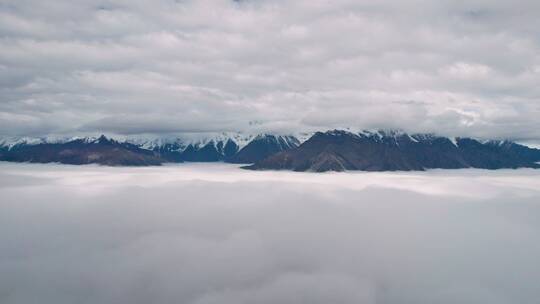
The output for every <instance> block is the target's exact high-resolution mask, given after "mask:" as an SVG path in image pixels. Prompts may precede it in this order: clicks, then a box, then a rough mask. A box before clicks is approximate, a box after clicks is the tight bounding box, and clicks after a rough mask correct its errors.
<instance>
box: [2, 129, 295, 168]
mask: <svg viewBox="0 0 540 304" xmlns="http://www.w3.org/2000/svg"><path fill="white" fill-rule="evenodd" d="M299 144H300V142H299V140H298V139H296V138H295V137H294V136H281V135H270V134H260V135H242V134H227V133H221V134H215V135H212V136H205V137H200V136H199V137H193V136H191V137H190V136H185V137H169V138H167V137H165V138H159V137H157V138H146V137H120V138H114V139H113V138H107V137H105V136H103V135H102V136H100V137H83V138H77V137H75V138H70V137H66V138H58V137H55V138H9V139H8V138H5V139H2V140H0V160H3V161H18V162H40V163H47V162H59V163H66V164H86V163H98V164H104V165H154V164H161V163H164V162H184V161H189V162H215V161H227V162H235V163H254V162H256V161H259V160H261V159H263V158H266V157H268V156H270V155H272V154H275V153H277V152H281V151H285V150H287V149H292V148H295V147H297V146H298V145H299Z"/></svg>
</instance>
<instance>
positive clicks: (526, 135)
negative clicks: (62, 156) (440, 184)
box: [0, 0, 540, 140]
mask: <svg viewBox="0 0 540 304" xmlns="http://www.w3.org/2000/svg"><path fill="white" fill-rule="evenodd" d="M538 11H540V4H539V2H538V1H534V0H523V1H519V3H516V2H515V1H483V0H476V1H466V2H464V1H457V2H456V1H425V0H407V1H399V3H397V2H396V1H376V2H373V1H357V0H354V1H353V0H339V1H326V0H315V1H314V0H309V1H308V0H300V1H281V0H243V1H230V0H212V1H210V0H202V1H191V0H187V1H173V0H158V1H151V2H148V1H124V0H118V1H103V0H102V1H95V0H92V1H77V2H76V3H75V2H73V1H67V0H59V1H54V3H50V2H43V1H36V0H20V1H2V2H0V71H1V72H0V94H1V95H0V96H1V98H0V130H1V131H0V132H1V133H2V134H0V135H43V134H49V133H54V134H65V133H78V132H106V133H119V134H138V133H157V134H161V133H175V132H211V131H214V132H215V131H246V130H249V129H250V128H251V126H253V123H255V124H256V125H258V126H259V127H258V128H259V129H264V130H268V131H276V130H277V131H297V130H313V129H327V128H333V127H355V128H356V127H358V128H402V129H405V130H407V131H419V132H426V131H427V132H432V131H437V132H438V133H442V134H443V135H461V136H465V135H469V136H478V137H501V138H510V139H520V140H538V139H539V138H540V131H539V130H540V120H539V119H538V117H540V105H539V97H540V87H539V86H538V83H540V39H539V38H538V37H540V30H539V29H540V23H539V20H540V18H539V15H538Z"/></svg>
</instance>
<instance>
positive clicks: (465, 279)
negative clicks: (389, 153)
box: [0, 163, 540, 304]
mask: <svg viewBox="0 0 540 304" xmlns="http://www.w3.org/2000/svg"><path fill="white" fill-rule="evenodd" d="M0 166H1V169H2V170H0V194H1V195H0V197H1V200H0V240H1V242H0V302H2V303H5V304H15V303H17V304H18V303H24V304H28V303H45V304H47V303H55V304H62V303H83V304H84V303H157V304H159V303H186V304H214V303H216V304H217V303H220V304H228V303H231V304H232V303H235V304H236V303H351V304H352V303H384V304H393V303H400V304H403V303H410V304H413V303H414V304H418V303H441V304H447V303H448V304H453V303H471V304H472V303H494V304H499V303H526V304H529V303H530V304H533V303H537V300H538V298H539V297H540V294H539V291H538V288H537V282H538V281H539V280H540V268H539V267H540V266H539V264H538V256H539V255H540V239H539V235H540V219H539V218H538V214H540V206H539V204H538V202H539V201H540V191H539V189H540V184H539V181H540V178H539V177H538V172H536V171H534V170H503V171H475V170H459V171H455V172H451V173H448V172H442V171H431V172H427V173H426V172H423V173H418V174H417V173H399V174H391V173H330V174H309V173H307V174H305V173H287V172H282V173H271V172H251V171H244V170H239V169H237V168H235V167H234V166H231V165H224V164H222V165H219V164H212V165H197V164H193V165H179V166H170V167H163V168H100V167H93V166H84V167H71V166H56V165H24V164H7V163H3V164H0Z"/></svg>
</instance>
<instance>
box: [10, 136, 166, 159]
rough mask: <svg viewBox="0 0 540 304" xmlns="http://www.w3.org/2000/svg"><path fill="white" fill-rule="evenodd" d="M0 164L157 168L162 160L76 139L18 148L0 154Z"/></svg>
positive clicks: (103, 141)
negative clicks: (2, 162)
mask: <svg viewBox="0 0 540 304" xmlns="http://www.w3.org/2000/svg"><path fill="white" fill-rule="evenodd" d="M0 160H2V161H11V162H31V163H52V162H56V163H63V164H72V165H83V164H100V165H107V166H156V165H161V164H162V163H163V160H162V159H161V158H160V157H159V156H157V155H155V153H153V152H152V151H147V150H144V149H141V148H139V147H137V146H136V145H133V144H129V143H120V142H118V141H115V140H113V139H108V138H106V137H105V136H103V135H102V136H100V137H99V138H97V139H94V140H87V139H75V140H72V141H69V142H65V143H41V144H37V145H26V144H18V145H15V146H13V147H11V148H9V149H7V148H4V149H2V150H0Z"/></svg>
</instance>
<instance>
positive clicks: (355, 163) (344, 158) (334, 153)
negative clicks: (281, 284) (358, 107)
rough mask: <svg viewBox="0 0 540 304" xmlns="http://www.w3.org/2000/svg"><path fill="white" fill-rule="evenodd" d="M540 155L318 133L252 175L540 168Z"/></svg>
mask: <svg viewBox="0 0 540 304" xmlns="http://www.w3.org/2000/svg"><path fill="white" fill-rule="evenodd" d="M539 161H540V150H537V149H531V148H528V147H525V146H521V145H518V144H515V143H512V142H507V141H488V142H481V141H478V140H475V139H471V138H455V139H450V138H445V137H439V136H435V135H430V134H417V135H408V134H406V133H403V132H398V131H377V132H359V133H353V132H348V131H341V130H334V131H328V132H324V133H323V132H317V133H316V134H315V135H314V136H313V137H311V138H310V139H309V140H307V141H306V142H304V143H303V144H302V145H300V146H299V147H298V148H296V149H292V150H288V151H284V152H281V153H278V154H275V155H272V156H270V157H267V158H265V159H264V160H261V161H258V162H256V163H255V164H254V165H252V166H249V167H247V168H250V169H258V170H261V169H278V170H294V171H315V172H323V171H344V170H363V171H398V170H405V171H410V170H425V169H430V168H443V169H457V168H483V169H501V168H520V167H528V168H540V165H539V164H538V162H539Z"/></svg>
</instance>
